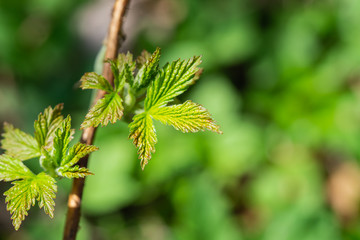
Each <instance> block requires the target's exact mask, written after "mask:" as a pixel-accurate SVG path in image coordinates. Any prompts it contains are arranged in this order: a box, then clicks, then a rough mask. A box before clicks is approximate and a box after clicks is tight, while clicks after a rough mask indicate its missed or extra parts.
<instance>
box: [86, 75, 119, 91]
mask: <svg viewBox="0 0 360 240" xmlns="http://www.w3.org/2000/svg"><path fill="white" fill-rule="evenodd" d="M80 81H81V86H80V87H81V88H82V89H99V90H103V91H106V92H108V93H110V92H113V91H114V90H113V87H112V86H111V85H110V83H109V82H108V80H106V79H105V78H104V77H103V76H101V75H99V74H97V73H95V72H89V73H85V74H84V75H83V76H82V77H81V79H80Z"/></svg>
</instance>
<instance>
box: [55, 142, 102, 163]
mask: <svg viewBox="0 0 360 240" xmlns="http://www.w3.org/2000/svg"><path fill="white" fill-rule="evenodd" d="M97 150H99V148H97V147H95V146H92V145H85V144H82V143H77V144H75V145H74V146H72V147H71V148H70V150H69V153H68V154H67V156H66V157H65V158H63V160H62V161H61V164H60V166H61V167H66V168H70V167H72V166H73V165H74V164H76V163H77V162H78V161H79V160H80V159H81V158H83V157H85V156H86V155H88V154H90V153H92V152H94V151H97Z"/></svg>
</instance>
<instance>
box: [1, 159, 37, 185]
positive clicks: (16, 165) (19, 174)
mask: <svg viewBox="0 0 360 240" xmlns="http://www.w3.org/2000/svg"><path fill="white" fill-rule="evenodd" d="M33 176H34V174H33V173H32V172H31V171H30V169H28V168H27V167H26V166H25V165H24V164H23V163H22V161H20V160H19V159H15V158H13V157H11V156H9V155H6V154H3V155H0V181H7V182H8V181H13V180H18V179H27V178H31V177H33Z"/></svg>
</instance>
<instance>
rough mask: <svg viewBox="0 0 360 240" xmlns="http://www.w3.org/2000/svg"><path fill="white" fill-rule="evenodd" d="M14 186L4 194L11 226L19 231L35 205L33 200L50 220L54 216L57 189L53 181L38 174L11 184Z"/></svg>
mask: <svg viewBox="0 0 360 240" xmlns="http://www.w3.org/2000/svg"><path fill="white" fill-rule="evenodd" d="M13 184H14V186H13V187H11V188H10V189H9V190H8V191H6V192H5V193H4V195H5V196H6V199H5V202H6V203H7V210H8V211H10V213H11V215H12V216H11V219H13V225H14V227H15V229H16V230H18V229H19V227H20V225H21V223H22V221H23V220H24V219H25V216H27V215H28V213H27V211H28V210H29V209H30V207H31V206H34V205H35V200H36V199H37V201H38V202H39V207H40V208H42V207H44V211H45V213H46V214H48V215H49V216H50V217H51V218H53V216H54V214H53V212H54V206H55V202H54V200H53V198H55V193H56V191H57V187H56V185H55V179H53V178H52V177H50V176H49V175H47V174H45V173H40V174H38V175H37V176H35V175H34V176H33V177H31V178H27V179H23V180H19V181H15V182H13Z"/></svg>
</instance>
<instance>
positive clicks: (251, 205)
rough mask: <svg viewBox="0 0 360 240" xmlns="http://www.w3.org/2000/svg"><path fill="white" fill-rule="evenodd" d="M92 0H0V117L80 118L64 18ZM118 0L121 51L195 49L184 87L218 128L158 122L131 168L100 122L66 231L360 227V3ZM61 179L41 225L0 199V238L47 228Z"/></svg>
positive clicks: (156, 233) (205, 235)
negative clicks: (77, 210)
mask: <svg viewBox="0 0 360 240" xmlns="http://www.w3.org/2000/svg"><path fill="white" fill-rule="evenodd" d="M100 2H101V1H99V2H97V1H88V2H87V1H85V0H83V1H68V0H66V1H64V0H61V1H60V0H51V1H49V0H46V1H45V0H31V1H11V0H3V1H1V2H0V49H1V51H0V101H1V106H0V121H5V120H6V121H8V122H13V123H14V124H15V126H16V127H22V128H25V129H26V128H28V129H30V128H31V123H32V122H33V120H34V119H35V116H36V114H37V113H38V112H39V111H41V110H42V109H43V108H44V107H47V106H48V105H50V104H51V105H53V106H54V105H55V104H57V103H59V102H64V103H65V112H69V113H71V114H72V116H73V118H74V126H76V124H77V126H79V125H80V122H81V121H82V120H83V117H84V114H85V112H86V110H87V107H88V106H87V104H88V101H89V97H90V96H89V95H87V94H85V93H83V92H81V91H79V90H74V84H75V83H76V82H77V81H78V80H79V79H80V77H81V75H82V74H83V73H84V72H85V71H91V70H92V69H91V68H92V63H93V61H94V56H95V55H96V52H97V50H98V49H92V48H91V49H89V48H86V46H85V45H86V44H84V42H86V41H87V40H88V39H86V38H83V37H81V36H80V35H79V31H78V29H76V27H74V25H76V23H77V20H78V18H77V16H78V14H79V12H80V10H82V9H88V8H87V6H89V5H92V4H99V3H100ZM110 2H111V1H110ZM103 3H104V4H105V3H109V2H107V1H103ZM132 4H133V5H132V6H130V8H129V11H128V14H129V22H131V21H130V15H131V16H133V17H134V18H136V19H137V21H136V22H135V23H136V24H135V25H130V27H129V28H125V29H128V30H127V31H128V33H127V34H129V39H132V41H133V42H132V43H131V46H132V49H131V51H134V52H135V54H138V53H140V52H141V50H142V49H147V50H149V51H153V50H154V49H155V47H156V46H159V47H161V48H162V52H163V61H164V62H166V61H172V60H175V59H177V58H179V57H180V58H183V59H184V58H189V57H192V56H193V55H203V60H204V62H203V64H202V67H203V68H204V69H205V71H204V74H203V76H202V77H201V78H200V80H199V82H198V84H197V85H196V86H194V87H192V88H191V89H190V90H189V91H188V93H187V94H186V96H184V99H191V100H193V101H195V102H198V103H201V104H203V105H204V106H206V108H207V109H208V110H209V111H210V112H211V113H212V114H213V116H214V118H215V119H216V120H217V121H218V124H219V125H220V126H221V127H222V128H221V130H222V131H223V132H224V134H223V135H221V136H218V135H216V134H211V133H200V134H182V133H180V132H177V131H175V130H173V129H172V128H171V127H166V126H161V125H158V126H156V129H157V131H158V133H159V134H158V136H159V139H158V144H157V152H156V153H155V154H154V155H153V159H152V162H151V164H150V165H148V167H147V169H146V170H145V171H141V170H140V168H139V166H138V160H137V156H136V149H135V148H134V147H133V146H132V145H131V141H130V140H128V139H127V137H128V129H127V126H126V125H125V123H120V124H119V123H117V124H115V125H113V126H108V127H106V128H101V129H99V131H98V133H97V138H96V142H95V145H97V146H99V147H100V151H98V152H96V153H94V154H93V155H92V157H91V160H90V166H89V168H90V170H91V171H93V172H94V173H95V176H91V177H89V178H88V179H87V182H86V188H85V192H84V201H83V204H84V205H83V212H84V216H83V219H82V222H81V230H80V232H79V233H80V236H79V239H156V240H161V239H187V240H188V239H189V240H191V239H210V240H211V239H214V240H218V239H221V240H226V239H229V240H230V239H234V240H235V239H246V240H247V239H248V240H257V239H265V240H272V239H284V240H297V239H299V240H300V239H301V240H303V239H306V240H307V239H308V240H312V239H314V240H322V239H323V240H329V239H330V240H332V239H334V240H337V239H346V240H350V239H360V230H359V228H358V226H359V223H360V219H359V200H360V170H359V166H358V159H359V158H360V146H359V139H360V124H359V120H360V110H359V108H358V106H359V104H360V81H359V80H360V44H359V43H358V42H359V39H360V25H359V23H360V14H359V12H360V1H358V0H322V1H311V0H306V1H300V0H288V1H280V0H275V1H265V0H255V1H250V0H241V1H240V0H229V1H220V0H207V1H205V0H196V1H194V0H181V1H177V0H141V1H140V0H133V2H132ZM110 5H111V3H110ZM139 9H140V10H139ZM109 11H110V8H109ZM90 15H91V14H90ZM94 16H95V15H94ZM104 27H105V28H106V26H104ZM132 30H133V33H132V32H131V31H132ZM92 31H97V29H96V28H94V29H93V30H92ZM131 36H132V37H131ZM100 44H101V43H100V42H99V46H98V48H100ZM125 50H127V49H124V51H125ZM164 62H163V63H164ZM105 166H106V167H105ZM33 167H34V168H36V166H35V165H34V166H33ZM109 183H112V184H111V185H110V184H109ZM69 185H70V182H65V183H63V185H62V186H60V187H59V190H58V192H59V196H58V198H57V200H56V204H57V206H56V210H55V219H54V220H53V221H51V222H50V221H48V220H47V218H46V216H44V215H42V214H41V213H40V212H36V210H35V209H34V210H32V211H30V215H31V216H30V217H29V218H28V219H27V220H26V221H25V222H24V223H23V228H22V229H21V230H20V231H19V232H16V233H14V232H13V231H12V229H11V226H10V220H9V213H8V212H6V210H5V207H4V199H3V197H2V199H0V200H1V201H0V204H1V205H0V206H1V208H0V229H1V230H0V231H1V235H0V239H40V238H41V239H59V235H61V231H62V227H63V225H64V218H65V212H66V197H67V196H66V194H67V192H68V191H69ZM0 188H1V189H2V190H4V189H7V188H8V185H6V184H2V185H0ZM40 236H41V237H40Z"/></svg>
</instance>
